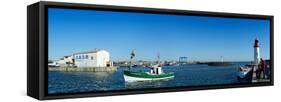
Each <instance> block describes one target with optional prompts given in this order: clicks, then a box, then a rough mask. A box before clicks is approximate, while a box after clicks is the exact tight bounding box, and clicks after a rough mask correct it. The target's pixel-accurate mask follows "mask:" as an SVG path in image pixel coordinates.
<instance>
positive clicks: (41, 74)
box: [27, 1, 274, 100]
mask: <svg viewBox="0 0 281 102" xmlns="http://www.w3.org/2000/svg"><path fill="white" fill-rule="evenodd" d="M48 7H56V8H72V9H91V10H104V11H121V12H141V13H156V14H172V15H189V16H190V15H195V16H212V17H226V18H249V19H267V20H270V59H271V60H270V65H271V72H272V73H271V76H270V82H259V83H247V84H231V85H208V86H192V87H175V88H162V89H161V88H159V89H144V90H143V89H142V90H123V91H106V92H98V93H95V92H87V93H77V94H59V95H48V93H47V92H48V80H47V79H48V66H47V63H48V23H47V22H48V18H47V16H48V12H47V8H48ZM273 23H274V22H273V16H272V15H253V14H237V13H221V12H205V11H188V10H174V9H157V8H142V7H126V6H112V5H94V4H79V3H62V2H48V1H40V2H37V3H34V4H32V5H29V6H28V7H27V44H28V45H27V58H28V59H27V95H28V96H31V97H34V98H36V99H39V100H47V99H61V98H81V97H97V96H110V95H127V94H144V93H159V92H175V91H191V90H206V89H224V88H241V87H254V86H272V85H273V84H274V80H273V79H274V77H273V76H274V71H273V70H274V64H273V63H274V52H273V51H274V49H273V39H274V38H273V30H274V29H273V28H274V27H273V26H274V24H273Z"/></svg>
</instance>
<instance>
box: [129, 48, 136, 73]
mask: <svg viewBox="0 0 281 102" xmlns="http://www.w3.org/2000/svg"><path fill="white" fill-rule="evenodd" d="M135 55H136V53H135V50H132V52H131V58H130V67H129V70H131V68H132V60H133V58H134V57H135Z"/></svg>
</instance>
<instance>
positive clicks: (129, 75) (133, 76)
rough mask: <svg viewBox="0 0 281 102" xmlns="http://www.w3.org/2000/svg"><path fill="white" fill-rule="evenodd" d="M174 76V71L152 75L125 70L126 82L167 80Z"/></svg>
mask: <svg viewBox="0 0 281 102" xmlns="http://www.w3.org/2000/svg"><path fill="white" fill-rule="evenodd" d="M172 78H174V73H172V72H170V73H167V74H159V75H152V74H148V73H145V72H130V71H124V80H125V81H126V82H140V81H153V80H165V79H172Z"/></svg>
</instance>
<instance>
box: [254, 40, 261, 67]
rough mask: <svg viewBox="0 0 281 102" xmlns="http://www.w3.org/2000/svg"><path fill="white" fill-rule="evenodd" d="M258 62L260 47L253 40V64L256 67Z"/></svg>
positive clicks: (257, 42)
mask: <svg viewBox="0 0 281 102" xmlns="http://www.w3.org/2000/svg"><path fill="white" fill-rule="evenodd" d="M259 62H260V47H259V40H258V39H255V44H254V64H255V65H258V64H259Z"/></svg>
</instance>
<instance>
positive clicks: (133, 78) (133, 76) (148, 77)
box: [124, 51, 174, 82]
mask: <svg viewBox="0 0 281 102" xmlns="http://www.w3.org/2000/svg"><path fill="white" fill-rule="evenodd" d="M134 56H135V51H132V53H131V60H132V58H133V57H134ZM159 57H160V56H158V59H159ZM150 68H151V69H150V72H143V71H131V70H125V71H124V80H125V81H126V82H138V81H152V80H164V79H171V78H174V73H173V72H169V73H165V72H163V70H162V67H161V66H160V64H159V61H158V64H156V65H154V66H151V67H150Z"/></svg>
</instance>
